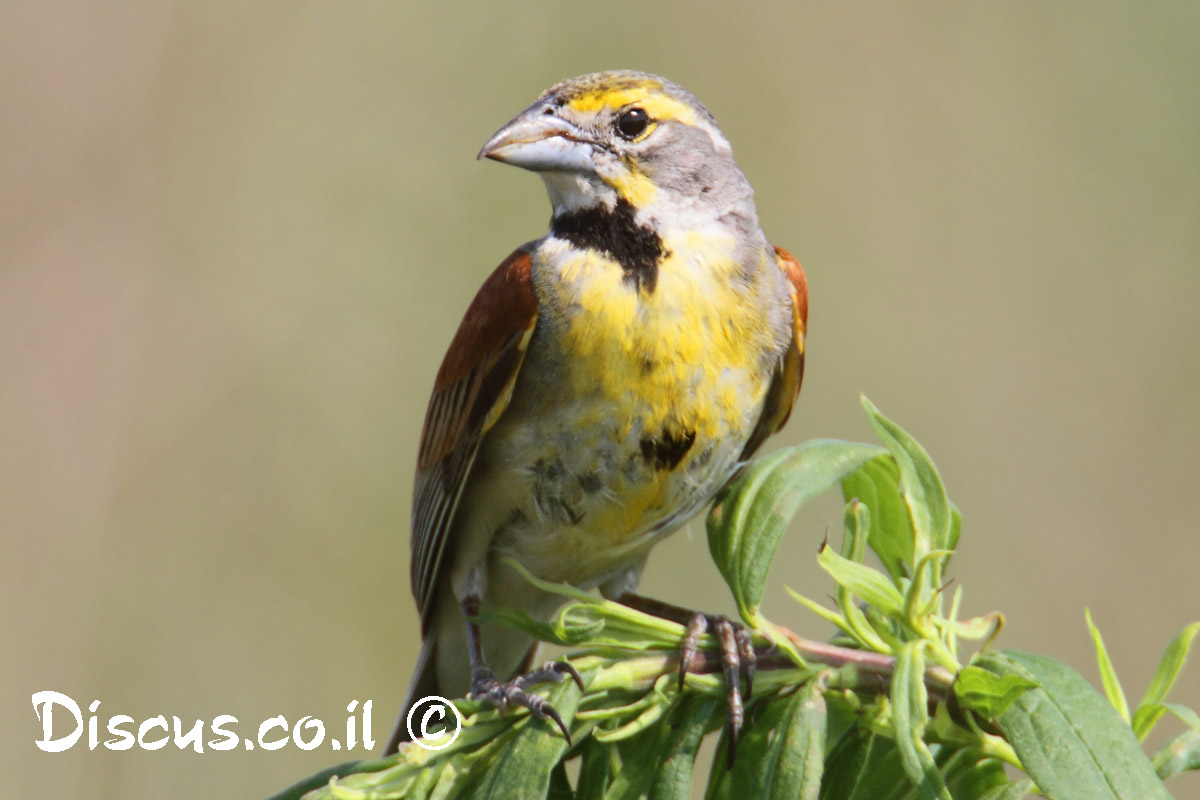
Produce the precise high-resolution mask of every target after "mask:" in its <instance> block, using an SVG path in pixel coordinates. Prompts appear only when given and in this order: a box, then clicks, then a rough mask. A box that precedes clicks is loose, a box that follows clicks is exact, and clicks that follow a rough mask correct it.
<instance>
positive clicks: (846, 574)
mask: <svg viewBox="0 0 1200 800" xmlns="http://www.w3.org/2000/svg"><path fill="white" fill-rule="evenodd" d="M817 563H819V564H820V565H821V566H822V567H824V568H825V571H826V572H828V573H829V574H830V575H832V576H833V579H834V580H835V581H837V582H838V584H839V585H841V586H845V587H846V588H847V589H849V590H850V592H851V593H853V594H855V595H857V596H858V597H861V598H862V599H863V600H865V601H867V604H868V605H870V606H873V607H874V608H876V609H878V610H879V611H882V612H883V613H884V614H887V615H888V616H889V617H892V618H894V619H902V618H903V617H904V598H903V597H901V596H900V592H899V591H897V589H896V587H895V586H893V585H892V582H891V581H890V580H888V579H887V577H885V576H884V574H883V573H882V572H880V571H879V570H877V569H873V568H871V567H868V566H866V565H865V564H859V563H858V562H857V561H851V560H849V559H848V558H843V557H842V556H840V555H838V554H837V553H835V552H834V551H833V548H831V547H829V546H828V545H824V546H822V547H821V552H820V553H818V554H817Z"/></svg>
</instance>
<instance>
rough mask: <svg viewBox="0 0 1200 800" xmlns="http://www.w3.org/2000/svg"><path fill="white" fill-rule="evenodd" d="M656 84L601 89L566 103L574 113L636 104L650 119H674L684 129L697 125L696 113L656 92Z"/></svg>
mask: <svg viewBox="0 0 1200 800" xmlns="http://www.w3.org/2000/svg"><path fill="white" fill-rule="evenodd" d="M657 89H659V86H658V84H653V83H645V84H642V85H641V86H637V87H634V88H626V89H610V88H600V89H594V90H592V91H589V92H585V93H583V94H581V95H577V96H576V97H573V98H571V99H570V100H568V101H567V105H569V106H570V107H571V108H572V109H574V110H575V111H582V112H591V111H600V110H602V109H605V108H612V109H617V108H621V107H623V106H627V105H631V104H634V103H636V104H637V105H638V106H640V107H641V108H643V109H645V111H646V113H647V114H649V115H650V118H651V119H655V120H664V119H673V120H677V121H679V122H682V123H683V124H685V125H695V124H696V112H695V111H694V110H692V107H691V106H689V105H687V104H686V103H681V102H680V101H678V100H676V99H674V98H673V97H668V96H667V95H664V94H661V93H659V92H658V91H657Z"/></svg>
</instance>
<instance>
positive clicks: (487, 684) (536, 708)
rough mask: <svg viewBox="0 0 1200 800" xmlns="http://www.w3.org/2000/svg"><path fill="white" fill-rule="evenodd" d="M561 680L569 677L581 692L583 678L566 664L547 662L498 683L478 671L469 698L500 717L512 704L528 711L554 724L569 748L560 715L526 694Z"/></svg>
mask: <svg viewBox="0 0 1200 800" xmlns="http://www.w3.org/2000/svg"><path fill="white" fill-rule="evenodd" d="M564 677H570V678H571V680H573V681H575V685H576V686H578V687H579V690H580V691H583V676H582V675H580V674H579V670H577V669H575V667H574V666H573V665H571V664H569V663H568V662H566V661H547V662H546V663H545V664H543V665H542V666H541V667H539V668H538V669H535V670H533V671H532V672H527V673H525V674H524V675H518V676H517V677H515V678H513V679H512V680H510V681H501V680H500V679H499V678H497V677H496V674H495V673H494V672H492V671H491V670H490V669H478V670H476V671H475V673H474V674H473V675H472V676H471V696H472V697H474V698H476V699H479V700H483V701H484V702H487V703H491V704H492V705H493V706H495V707H496V708H497V709H499V710H500V713H501V714H503V713H504V712H505V710H507V708H508V706H509V705H510V704H511V705H514V706H522V707H524V708H528V709H529V711H530V713H532V714H533V715H534V716H535V717H537V718H538V719H547V718H549V719H551V720H553V721H554V724H555V725H557V726H558V729H559V730H560V731H562V735H563V738H564V739H566V740H567V745H568V746H569V745H570V744H571V732H570V730H569V729H568V728H567V723H566V722H564V721H563V718H562V715H561V714H559V713H558V711H557V710H556V709H555V708H554V706H552V705H550V703H548V702H547V701H546V699H545V698H544V697H541V696H540V695H536V694H532V693H531V692H529V691H527V690H526V689H527V687H529V686H533V685H535V684H538V683H558V682H559V681H561V680H562V679H563V678H564Z"/></svg>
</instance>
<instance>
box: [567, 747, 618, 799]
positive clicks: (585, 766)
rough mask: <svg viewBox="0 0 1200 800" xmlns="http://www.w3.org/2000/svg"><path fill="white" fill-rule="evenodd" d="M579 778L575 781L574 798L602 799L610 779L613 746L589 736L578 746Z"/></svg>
mask: <svg viewBox="0 0 1200 800" xmlns="http://www.w3.org/2000/svg"><path fill="white" fill-rule="evenodd" d="M580 749H581V751H582V756H581V757H580V759H579V780H578V781H577V782H576V787H575V797H576V800H603V798H604V792H605V790H607V789H608V784H609V782H610V781H611V780H612V767H613V763H612V762H613V757H614V752H615V747H614V746H613V745H610V744H605V743H604V742H601V741H599V740H598V739H596V738H595V737H593V736H589V737H588V738H587V741H585V742H584V743H583V745H582V747H581V748H580Z"/></svg>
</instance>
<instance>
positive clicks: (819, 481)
mask: <svg viewBox="0 0 1200 800" xmlns="http://www.w3.org/2000/svg"><path fill="white" fill-rule="evenodd" d="M880 452H881V450H880V448H878V447H874V446H872V445H866V444H856V443H853V442H841V441H836V440H832V439H818V440H815V441H811V442H807V443H805V444H802V445H800V446H798V447H793V448H789V449H786V450H781V451H779V452H777V453H772V454H770V455H768V456H765V457H763V458H760V459H758V460H757V461H755V462H754V463H753V464H751V465H750V467H749V468H748V469H747V470H746V471H745V473H744V474H743V475H742V476H741V477H740V478H739V479H738V480H737V481H736V482H735V483H734V484H733V485H732V486H730V487H729V488H728V489H727V490H726V491H725V492H724V493H723V494H722V496H721V498H720V499H719V500H718V502H717V503H715V504H714V505H713V508H712V511H710V512H709V515H708V524H707V527H708V547H709V550H710V551H711V552H712V557H713V561H714V562H716V565H717V568H718V569H719V570H720V571H721V575H722V576H724V578H725V582H726V583H728V584H729V588H730V590H731V591H732V592H733V596H734V599H735V600H736V601H737V604H738V611H739V613H740V614H741V616H742V619H743V620H745V621H746V623H747V624H750V625H754V626H756V625H757V624H758V607H759V604H760V603H761V602H762V592H763V584H764V583H765V582H766V578H767V572H768V570H769V569H770V567H771V559H772V558H774V557H775V550H776V548H777V547H778V546H779V540H780V538H781V537H782V536H783V532H784V530H785V529H786V528H787V524H788V522H789V521H790V520H791V518H792V516H793V515H794V514H795V513H796V511H797V510H798V509H799V508H800V506H802V505H803V504H804V503H806V502H808V500H810V499H811V498H813V497H815V496H816V495H818V494H820V493H821V492H823V491H825V490H826V489H828V488H829V487H831V486H833V485H834V484H836V483H838V481H840V480H841V479H842V478H843V477H845V476H846V475H848V474H849V473H851V472H853V471H854V470H855V469H857V468H858V467H859V466H860V465H861V464H862V463H863V462H864V461H866V460H868V459H870V458H873V457H875V456H876V455H878V454H879V453H880Z"/></svg>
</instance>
